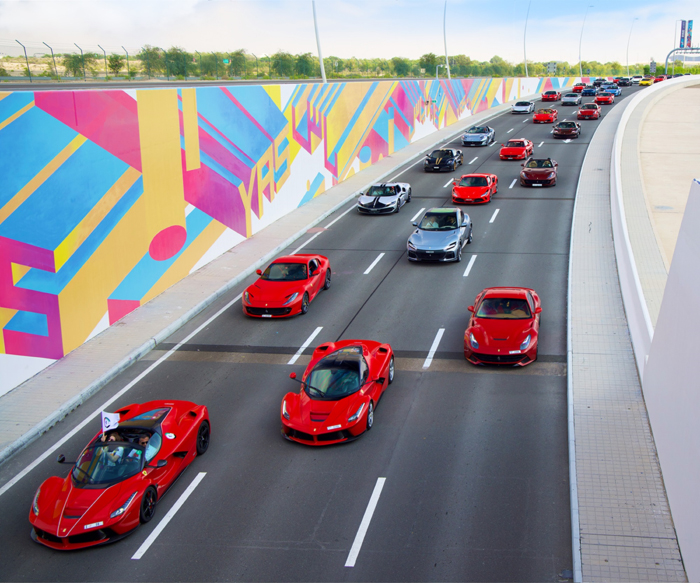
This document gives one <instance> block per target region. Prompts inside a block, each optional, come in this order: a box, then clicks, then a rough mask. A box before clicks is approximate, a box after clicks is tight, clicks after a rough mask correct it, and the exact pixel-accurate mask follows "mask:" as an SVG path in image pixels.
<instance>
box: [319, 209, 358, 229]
mask: <svg viewBox="0 0 700 583" xmlns="http://www.w3.org/2000/svg"><path fill="white" fill-rule="evenodd" d="M355 208H356V207H355V205H352V206H351V207H350V208H349V209H348V210H346V211H345V212H344V213H343V214H342V215H338V216H337V217H336V218H335V219H333V220H332V221H331V222H330V223H328V224H327V225H326V226H325V227H323V228H324V229H330V228H331V227H332V226H333V225H335V224H336V223H337V222H338V221H339V220H340V219H342V218H343V217H344V216H345V215H347V214H348V213H349V212H350V211H354V210H355Z"/></svg>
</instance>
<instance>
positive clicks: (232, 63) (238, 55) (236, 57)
mask: <svg viewBox="0 0 700 583" xmlns="http://www.w3.org/2000/svg"><path fill="white" fill-rule="evenodd" d="M247 70H248V57H247V56H246V54H245V51H244V50H243V49H238V50H237V51H234V52H232V53H230V54H229V55H228V73H229V75H231V76H232V77H243V76H245V74H246V72H247Z"/></svg>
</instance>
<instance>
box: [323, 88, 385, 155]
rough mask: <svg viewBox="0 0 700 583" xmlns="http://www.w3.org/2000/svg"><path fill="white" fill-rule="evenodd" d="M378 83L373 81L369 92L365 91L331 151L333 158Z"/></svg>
mask: <svg viewBox="0 0 700 583" xmlns="http://www.w3.org/2000/svg"><path fill="white" fill-rule="evenodd" d="M378 85H379V83H378V82H377V81H375V82H373V83H372V85H370V88H369V89H368V90H367V93H365V96H364V97H363V98H362V101H360V105H358V106H357V109H356V110H355V113H354V114H353V116H352V117H351V118H350V122H349V123H348V125H346V126H345V130H343V133H342V134H341V136H340V139H339V140H338V141H337V142H336V144H335V147H334V148H333V151H332V152H331V159H332V156H333V154H335V153H337V152H338V151H339V150H340V148H342V147H343V144H344V143H345V140H347V138H348V136H349V135H350V132H351V131H352V129H353V128H354V127H355V124H356V123H357V119H358V118H359V117H360V115H361V114H362V112H363V110H364V108H365V107H366V105H367V102H368V101H369V100H370V97H372V94H373V93H374V91H375V89H376V88H377V86H378Z"/></svg>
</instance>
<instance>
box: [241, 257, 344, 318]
mask: <svg viewBox="0 0 700 583" xmlns="http://www.w3.org/2000/svg"><path fill="white" fill-rule="evenodd" d="M256 273H257V274H258V275H259V276H260V279H258V281H256V282H255V283H254V284H253V285H251V286H248V288H247V289H246V290H245V291H244V292H243V313H244V314H247V315H248V316H254V317H256V318H284V317H286V316H294V315H295V314H306V312H308V311H309V304H310V303H311V300H313V299H314V298H315V297H316V296H317V295H318V293H319V292H320V291H321V290H322V289H328V288H329V287H331V265H330V263H329V261H328V258H327V257H324V256H323V255H302V254H297V255H286V256H284V257H280V258H279V259H275V261H273V262H272V263H271V264H270V265H269V266H268V267H267V269H266V270H265V271H261V270H260V269H258V270H257V272H256Z"/></svg>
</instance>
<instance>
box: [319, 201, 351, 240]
mask: <svg viewBox="0 0 700 583" xmlns="http://www.w3.org/2000/svg"><path fill="white" fill-rule="evenodd" d="M355 208H356V207H355V205H354V204H353V205H352V206H351V207H350V208H349V209H348V210H346V211H345V212H344V213H343V214H342V215H338V216H337V217H336V218H335V219H333V220H332V221H331V222H330V223H328V224H327V225H326V226H325V227H323V228H324V229H330V228H331V227H332V226H333V225H335V224H336V223H337V222H338V221H339V220H340V219H342V218H343V217H344V216H345V215H347V214H348V213H349V212H350V211H354V210H355ZM309 240H310V239H309Z"/></svg>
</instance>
